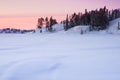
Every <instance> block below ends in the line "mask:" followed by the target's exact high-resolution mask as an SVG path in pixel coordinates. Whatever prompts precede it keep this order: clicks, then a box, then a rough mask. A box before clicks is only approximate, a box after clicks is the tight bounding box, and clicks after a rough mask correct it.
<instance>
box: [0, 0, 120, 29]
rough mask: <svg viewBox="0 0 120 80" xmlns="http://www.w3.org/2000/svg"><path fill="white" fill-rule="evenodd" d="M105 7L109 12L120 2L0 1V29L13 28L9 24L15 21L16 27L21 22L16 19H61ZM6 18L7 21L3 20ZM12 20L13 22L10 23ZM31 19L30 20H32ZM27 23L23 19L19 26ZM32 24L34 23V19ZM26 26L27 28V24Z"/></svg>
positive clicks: (114, 0)
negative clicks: (49, 17)
mask: <svg viewBox="0 0 120 80" xmlns="http://www.w3.org/2000/svg"><path fill="white" fill-rule="evenodd" d="M105 5H106V6H107V8H108V9H110V10H111V9H115V8H120V0H0V27H2V26H8V25H9V26H13V25H10V24H14V23H15V21H16V23H15V24H16V26H17V24H19V23H22V20H17V19H18V17H19V18H23V17H32V18H33V17H37V16H50V15H53V16H60V17H61V16H65V15H66V14H67V13H68V14H71V13H73V12H84V9H85V8H87V9H88V10H91V9H93V10H94V9H96V8H100V7H103V6H105ZM60 17H59V18H60ZM7 18H9V19H8V20H5V19H7ZM13 18H14V22H12V20H13ZM32 18H31V20H33V19H32ZM15 19H16V20H15ZM17 21H18V22H17ZM27 21H28V20H27V18H26V21H25V18H24V21H23V23H24V24H21V26H22V25H23V26H26V25H25V24H28V22H27ZM36 21H37V20H36ZM1 22H2V24H1ZM29 22H30V21H29ZM31 22H32V21H31ZM33 22H35V18H34V21H33ZM4 24H5V25H4ZM31 24H32V23H31ZM35 24H36V23H34V24H32V25H30V26H35ZM27 26H29V24H28V25H27Z"/></svg>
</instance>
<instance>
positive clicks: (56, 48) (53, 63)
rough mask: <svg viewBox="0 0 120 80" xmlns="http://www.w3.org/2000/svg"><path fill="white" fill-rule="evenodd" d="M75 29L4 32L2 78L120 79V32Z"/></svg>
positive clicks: (0, 41) (0, 52) (0, 47)
mask: <svg viewBox="0 0 120 80" xmlns="http://www.w3.org/2000/svg"><path fill="white" fill-rule="evenodd" d="M73 32H74V29H73V30H70V31H68V32H63V31H60V32H56V33H42V34H38V33H35V34H32V33H30V34H0V80H120V34H106V32H105V31H101V32H97V33H96V32H92V33H87V34H84V35H80V33H75V32H74V33H73ZM94 33H96V34H94Z"/></svg>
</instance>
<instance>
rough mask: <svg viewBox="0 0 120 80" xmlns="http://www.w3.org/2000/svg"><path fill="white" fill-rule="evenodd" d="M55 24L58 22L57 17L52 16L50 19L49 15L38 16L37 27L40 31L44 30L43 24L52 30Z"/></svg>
mask: <svg viewBox="0 0 120 80" xmlns="http://www.w3.org/2000/svg"><path fill="white" fill-rule="evenodd" d="M54 24H57V21H56V19H53V18H52V16H51V17H50V19H49V18H48V17H46V18H45V19H44V18H42V17H41V18H38V25H37V27H38V28H39V29H40V33H41V32H42V27H43V25H45V27H46V31H49V32H52V31H53V28H52V26H53V25H54Z"/></svg>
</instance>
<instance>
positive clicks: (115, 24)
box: [108, 18, 120, 33]
mask: <svg viewBox="0 0 120 80" xmlns="http://www.w3.org/2000/svg"><path fill="white" fill-rule="evenodd" d="M118 22H120V18H118V19H115V20H113V21H111V22H110V23H109V26H108V32H109V33H120V31H119V30H118Z"/></svg>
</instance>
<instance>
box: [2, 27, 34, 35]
mask: <svg viewBox="0 0 120 80" xmlns="http://www.w3.org/2000/svg"><path fill="white" fill-rule="evenodd" d="M28 32H32V33H35V30H34V29H31V30H21V29H14V28H4V29H0V33H18V34H19V33H20V34H24V33H28Z"/></svg>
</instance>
